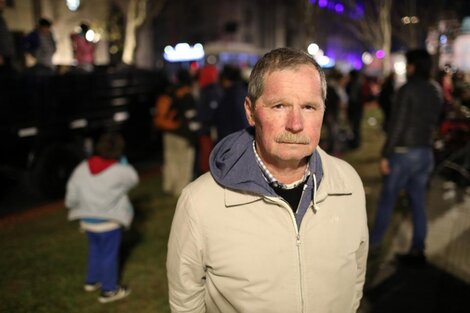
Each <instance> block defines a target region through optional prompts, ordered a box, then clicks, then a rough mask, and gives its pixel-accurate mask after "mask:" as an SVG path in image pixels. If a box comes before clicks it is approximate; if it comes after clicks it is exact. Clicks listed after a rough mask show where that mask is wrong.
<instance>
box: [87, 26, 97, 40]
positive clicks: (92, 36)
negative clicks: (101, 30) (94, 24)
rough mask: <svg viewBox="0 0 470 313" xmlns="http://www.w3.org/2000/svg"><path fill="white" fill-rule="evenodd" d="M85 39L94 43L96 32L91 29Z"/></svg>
mask: <svg viewBox="0 0 470 313" xmlns="http://www.w3.org/2000/svg"><path fill="white" fill-rule="evenodd" d="M85 38H86V40H88V41H94V39H95V32H94V31H93V30H92V29H89V30H88V31H87V32H86V34H85Z"/></svg>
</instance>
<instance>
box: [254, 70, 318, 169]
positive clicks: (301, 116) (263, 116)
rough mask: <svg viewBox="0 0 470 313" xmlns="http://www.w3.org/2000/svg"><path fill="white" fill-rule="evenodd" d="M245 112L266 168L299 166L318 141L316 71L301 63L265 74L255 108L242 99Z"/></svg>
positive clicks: (303, 162)
mask: <svg viewBox="0 0 470 313" xmlns="http://www.w3.org/2000/svg"><path fill="white" fill-rule="evenodd" d="M245 112H246V115H247V119H248V122H249V123H250V125H251V126H255V129H256V146H257V152H258V154H259V155H260V157H261V159H262V160H263V162H265V163H266V165H267V166H268V167H269V166H273V167H277V168H279V169H285V168H289V167H290V168H296V167H299V166H303V165H304V164H305V161H306V157H307V156H309V155H311V154H312V152H313V151H314V150H315V148H316V147H317V145H318V142H319V140H320V130H321V125H322V120H323V113H324V101H323V100H322V97H321V83H320V75H319V73H318V71H317V70H316V69H315V67H313V66H311V65H301V66H299V67H298V68H296V69H285V70H278V71H274V72H271V73H269V74H267V75H266V76H265V77H264V90H263V94H262V95H261V96H260V97H259V98H258V100H257V101H256V105H255V108H254V109H253V108H252V106H251V101H250V100H249V98H246V100H245Z"/></svg>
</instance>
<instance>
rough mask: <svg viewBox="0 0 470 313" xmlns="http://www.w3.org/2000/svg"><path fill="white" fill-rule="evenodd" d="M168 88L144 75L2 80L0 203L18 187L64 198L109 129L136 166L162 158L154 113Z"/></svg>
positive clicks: (155, 75) (157, 76) (160, 78)
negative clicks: (75, 171) (118, 134)
mask: <svg viewBox="0 0 470 313" xmlns="http://www.w3.org/2000/svg"><path fill="white" fill-rule="evenodd" d="M164 87H165V81H164V75H163V74H162V73H160V72H157V71H146V70H138V69H126V70H120V71H110V70H106V69H97V70H95V72H93V73H87V74H81V73H80V74H79V73H67V74H63V75H50V76H47V75H37V74H28V73H22V74H21V75H16V76H15V75H12V76H9V77H2V78H0V145H1V147H2V148H1V153H0V204H1V201H2V198H5V197H6V196H7V195H8V193H9V192H11V191H12V189H13V188H15V186H16V185H18V184H19V183H22V184H26V185H27V189H28V191H30V192H31V193H32V194H33V196H39V197H42V198H44V199H51V198H58V197H61V196H63V194H64V191H65V185H66V181H67V179H68V177H69V175H70V173H71V171H72V170H73V168H74V167H75V166H76V165H77V164H78V163H79V162H80V161H81V160H83V158H85V157H86V156H87V154H89V153H90V152H91V149H92V145H93V142H94V140H96V138H97V136H98V135H99V134H101V133H102V132H104V131H119V132H121V133H122V134H123V136H124V138H125V139H126V144H127V148H126V154H127V157H128V159H129V161H130V162H135V161H140V160H144V159H146V158H151V157H153V156H155V155H157V157H158V150H159V148H160V147H161V140H160V139H159V136H158V134H157V133H156V132H155V131H154V130H153V126H152V110H153V106H154V103H155V99H156V97H157V96H158V95H159V94H160V93H161V92H162V91H163V88H164ZM25 196H28V195H25ZM0 207H1V206H0ZM1 211H2V210H0V215H1Z"/></svg>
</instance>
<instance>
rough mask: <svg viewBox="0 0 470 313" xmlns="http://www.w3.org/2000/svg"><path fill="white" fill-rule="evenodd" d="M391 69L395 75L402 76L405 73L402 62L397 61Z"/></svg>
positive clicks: (404, 65)
mask: <svg viewBox="0 0 470 313" xmlns="http://www.w3.org/2000/svg"><path fill="white" fill-rule="evenodd" d="M393 69H394V70H395V73H397V75H404V74H405V73H406V63H405V62H403V61H397V62H395V64H393Z"/></svg>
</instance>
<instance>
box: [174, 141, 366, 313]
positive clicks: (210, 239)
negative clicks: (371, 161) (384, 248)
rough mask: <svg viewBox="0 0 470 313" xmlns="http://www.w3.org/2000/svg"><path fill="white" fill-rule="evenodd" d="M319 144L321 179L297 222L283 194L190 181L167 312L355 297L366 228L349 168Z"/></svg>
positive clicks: (358, 187)
mask: <svg viewBox="0 0 470 313" xmlns="http://www.w3.org/2000/svg"><path fill="white" fill-rule="evenodd" d="M317 150H318V151H319V152H320V156H321V160H322V165H323V178H322V181H321V183H320V185H319V188H318V190H317V194H316V197H315V202H316V205H315V208H314V206H313V204H312V205H311V207H310V208H309V209H308V211H307V213H306V214H305V216H304V218H303V220H302V224H301V227H300V230H298V228H297V225H296V222H295V218H294V214H293V212H292V210H291V209H290V207H289V205H288V204H287V203H286V202H285V201H284V200H282V199H281V198H276V197H265V196H261V195H256V194H248V193H241V192H237V191H233V190H229V189H226V188H224V187H222V186H220V185H219V184H217V183H216V182H215V181H214V179H213V177H212V176H211V174H209V173H208V174H205V175H203V176H201V177H200V178H199V179H197V180H196V181H195V182H193V183H191V184H190V185H188V186H187V187H186V188H185V189H184V191H183V193H182V195H181V197H180V199H179V201H178V205H177V208H176V212H175V216H174V220H173V225H172V229H171V234H170V239H169V244H168V258H167V271H168V272H167V274H168V280H169V300H170V306H171V310H172V312H211V313H212V312H221V313H232V312H253V313H263V312H266V313H276V312H279V313H297V312H298V313H301V312H302V313H351V312H355V311H356V310H357V308H358V306H359V302H360V299H361V297H362V288H363V284H364V278H365V269H366V259H367V251H368V230H367V218H366V210H365V197H364V190H363V186H362V182H361V180H360V178H359V176H358V175H357V173H356V172H355V170H354V169H353V168H352V167H351V166H350V165H348V164H347V163H345V162H344V161H341V160H339V159H336V158H333V157H331V156H329V155H327V154H326V153H325V152H323V151H322V150H321V149H319V148H318V149H317Z"/></svg>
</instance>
